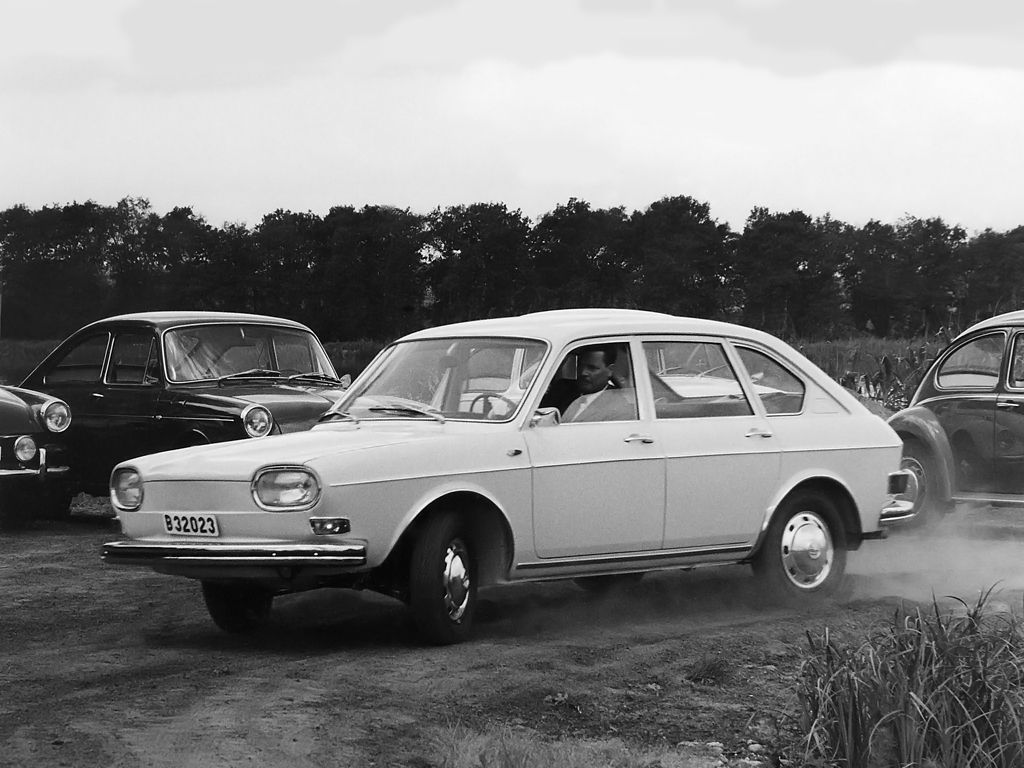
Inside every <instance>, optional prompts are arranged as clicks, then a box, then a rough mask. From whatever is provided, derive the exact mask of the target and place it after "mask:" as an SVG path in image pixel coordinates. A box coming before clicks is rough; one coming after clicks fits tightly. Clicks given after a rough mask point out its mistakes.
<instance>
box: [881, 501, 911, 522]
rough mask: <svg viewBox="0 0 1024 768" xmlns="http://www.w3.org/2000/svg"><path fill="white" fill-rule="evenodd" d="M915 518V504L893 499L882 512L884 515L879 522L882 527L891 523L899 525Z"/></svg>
mask: <svg viewBox="0 0 1024 768" xmlns="http://www.w3.org/2000/svg"><path fill="white" fill-rule="evenodd" d="M913 516H914V502H912V501H905V500H903V499H893V500H892V502H891V503H889V504H887V505H886V507H885V508H884V509H883V510H882V514H881V516H880V517H879V518H878V522H879V523H880V524H881V525H889V524H891V523H898V522H901V521H903V520H907V519H909V518H911V517H913Z"/></svg>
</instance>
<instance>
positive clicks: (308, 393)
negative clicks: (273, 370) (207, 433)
mask: <svg viewBox="0 0 1024 768" xmlns="http://www.w3.org/2000/svg"><path fill="white" fill-rule="evenodd" d="M343 394H344V390H342V389H340V388H326V387H306V386H295V385H292V384H274V383H267V382H260V383H258V384H234V383H232V384H228V385H226V386H220V387H211V388H202V389H193V390H190V391H189V392H188V393H186V394H185V395H184V397H185V399H186V400H188V401H190V402H192V403H193V404H194V405H198V406H206V407H209V408H213V409H217V410H229V411H235V412H237V411H238V409H239V404H240V403H244V404H248V403H255V404H257V405H262V406H264V407H265V408H267V410H269V411H270V412H271V413H272V414H273V415H274V423H275V424H277V425H278V427H279V428H280V429H281V431H282V432H300V431H305V430H307V429H309V428H310V427H312V426H313V425H314V424H316V422H317V419H318V418H319V417H320V414H322V413H323V412H324V411H326V410H327V409H328V408H330V407H331V406H332V405H334V404H335V403H336V402H337V401H338V400H339V399H340V398H341V396H342V395H343ZM242 407H244V405H243V406H242Z"/></svg>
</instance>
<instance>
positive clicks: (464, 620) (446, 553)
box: [409, 512, 477, 645]
mask: <svg viewBox="0 0 1024 768" xmlns="http://www.w3.org/2000/svg"><path fill="white" fill-rule="evenodd" d="M470 544H471V543H470V540H469V537H468V535H467V531H466V528H465V524H464V523H463V519H462V517H461V516H460V515H458V514H456V513H455V512H444V513H442V514H440V515H436V516H433V517H431V518H430V519H429V520H427V522H426V524H425V525H424V527H423V530H422V531H420V535H419V537H418V538H417V539H416V544H415V546H414V547H413V551H412V560H411V561H410V567H409V606H410V608H411V609H412V614H413V620H414V622H415V624H416V629H417V630H418V631H419V633H420V635H422V636H423V638H424V639H425V640H426V641H427V642H430V643H434V644H435V645H451V644H453V643H461V642H462V641H463V640H466V639H467V638H468V637H469V634H470V630H471V627H472V624H473V614H474V612H475V611H476V590H477V584H476V572H477V571H476V560H475V558H474V555H473V552H472V550H471V548H470Z"/></svg>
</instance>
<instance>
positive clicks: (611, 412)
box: [540, 343, 639, 423]
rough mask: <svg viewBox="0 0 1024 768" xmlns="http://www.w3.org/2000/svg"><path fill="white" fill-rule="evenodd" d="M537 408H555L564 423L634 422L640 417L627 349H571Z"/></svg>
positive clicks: (619, 346) (623, 346)
mask: <svg viewBox="0 0 1024 768" xmlns="http://www.w3.org/2000/svg"><path fill="white" fill-rule="evenodd" d="M540 405H541V407H552V406H553V407H555V408H557V409H558V410H559V412H560V413H561V414H562V422H563V423H565V422H572V423H579V422H600V421H635V420H636V419H637V418H639V416H638V414H637V404H636V387H635V384H634V379H633V362H632V359H631V358H630V354H629V345H628V344H624V343H609V344H590V345H586V346H582V347H577V348H576V349H574V350H573V351H572V352H570V353H569V354H568V355H567V356H566V357H565V359H564V360H563V361H562V364H561V365H560V366H559V368H558V371H557V373H556V374H555V378H554V380H553V381H552V382H551V384H550V385H549V386H548V389H547V391H546V392H545V393H544V397H543V398H542V399H541V402H540Z"/></svg>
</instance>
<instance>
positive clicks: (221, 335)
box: [164, 324, 335, 382]
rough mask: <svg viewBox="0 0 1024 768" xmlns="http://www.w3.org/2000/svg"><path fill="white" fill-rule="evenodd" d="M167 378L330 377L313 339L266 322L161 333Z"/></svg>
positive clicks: (323, 354) (331, 372)
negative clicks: (256, 374)
mask: <svg viewBox="0 0 1024 768" xmlns="http://www.w3.org/2000/svg"><path fill="white" fill-rule="evenodd" d="M164 358H165V360H166V361H167V377H168V379H169V380H170V381H173V382H184V381H202V380H206V379H220V378H222V377H224V376H231V375H234V374H239V373H245V372H247V371H257V372H266V375H270V376H274V375H276V374H280V375H281V376H291V375H294V374H298V373H316V374H325V375H328V376H335V372H334V366H332V365H331V361H330V359H329V358H328V357H327V353H326V352H325V351H324V349H323V347H322V346H320V342H318V341H317V339H316V337H315V336H314V335H313V334H311V333H309V332H306V331H302V330H300V329H291V328H277V327H274V326H269V325H248V324H231V325H228V324H218V325H191V326H186V327H184V328H175V329H173V330H170V331H168V332H167V333H165V334H164Z"/></svg>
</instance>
